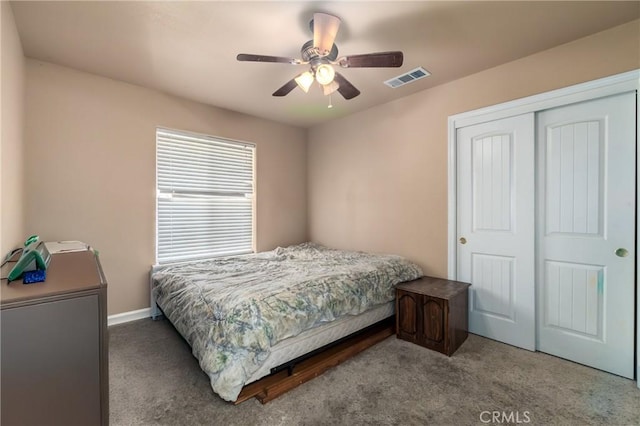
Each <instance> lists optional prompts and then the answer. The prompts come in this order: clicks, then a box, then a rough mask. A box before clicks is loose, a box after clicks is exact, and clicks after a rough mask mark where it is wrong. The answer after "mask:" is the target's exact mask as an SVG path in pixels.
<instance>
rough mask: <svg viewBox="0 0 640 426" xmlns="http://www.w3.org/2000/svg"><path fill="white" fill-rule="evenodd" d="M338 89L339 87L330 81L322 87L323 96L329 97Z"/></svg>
mask: <svg viewBox="0 0 640 426" xmlns="http://www.w3.org/2000/svg"><path fill="white" fill-rule="evenodd" d="M339 87H340V85H339V84H338V83H336V82H335V81H332V82H330V83H329V84H324V85H323V86H322V93H323V94H324V95H325V96H327V95H330V94H332V93H333V92H335V91H336V90H338V88H339Z"/></svg>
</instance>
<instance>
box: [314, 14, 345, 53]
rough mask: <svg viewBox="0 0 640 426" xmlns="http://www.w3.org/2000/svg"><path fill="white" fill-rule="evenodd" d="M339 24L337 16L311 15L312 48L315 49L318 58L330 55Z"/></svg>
mask: <svg viewBox="0 0 640 426" xmlns="http://www.w3.org/2000/svg"><path fill="white" fill-rule="evenodd" d="M340 22H341V21H340V18H338V17H337V16H333V15H328V14H326V13H314V14H313V47H315V48H316V49H317V51H318V54H319V55H320V56H327V55H328V54H329V53H331V48H332V47H333V42H334V41H335V39H336V34H338V28H340Z"/></svg>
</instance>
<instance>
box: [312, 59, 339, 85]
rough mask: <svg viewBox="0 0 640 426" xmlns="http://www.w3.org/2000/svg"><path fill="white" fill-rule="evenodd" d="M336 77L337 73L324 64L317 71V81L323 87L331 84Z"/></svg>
mask: <svg viewBox="0 0 640 426" xmlns="http://www.w3.org/2000/svg"><path fill="white" fill-rule="evenodd" d="M335 76H336V72H335V70H334V69H333V67H332V66H331V65H329V64H322V65H320V66H318V68H317V69H316V80H317V81H318V83H320V84H322V85H323V86H324V85H325V84H329V83H331V82H332V81H333V78H334V77H335Z"/></svg>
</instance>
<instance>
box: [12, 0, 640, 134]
mask: <svg viewBox="0 0 640 426" xmlns="http://www.w3.org/2000/svg"><path fill="white" fill-rule="evenodd" d="M12 8H13V11H14V15H15V19H16V23H17V27H18V32H19V33H20V38H21V40H22V46H23V49H24V52H25V55H26V56H27V57H30V58H35V59H39V60H43V61H48V62H53V63H57V64H60V65H65V66H68V67H71V68H75V69H78V70H83V71H87V72H90V73H95V74H99V75H103V76H105V77H110V78H113V79H117V80H122V81H126V82H129V83H133V84H138V85H141V86H146V87H150V88H154V89H158V90H161V91H164V92H167V93H171V94H174V95H178V96H181V97H184V98H188V99H192V100H195V101H199V102H203V103H206V104H211V105H215V106H218V107H222V108H227V109H230V110H235V111H240V112H244V113H247V114H251V115H254V116H258V117H264V118H268V119H272V120H275V121H279V122H282V123H288V124H292V125H295V126H300V127H308V126H312V125H314V124H317V123H320V122H323V121H326V120H330V119H333V118H336V117H341V116H344V115H348V114H350V113H353V112H356V111H360V110H363V109H366V108H370V107H372V106H374V105H378V104H382V103H385V102H389V101H391V100H393V99H397V98H400V97H403V96H407V95H409V94H411V93H414V92H417V91H420V90H424V89H426V88H429V87H433V86H435V85H438V84H442V83H445V82H447V81H451V80H454V79H457V78H460V77H463V76H466V75H470V74H473V73H476V72H478V71H481V70H483V69H487V68H491V67H493V66H496V65H499V64H502V63H505V62H509V61H512V60H514V59H517V58H520V57H523V56H526V55H530V54H532V53H534V52H538V51H541V50H545V49H548V48H550V47H553V46H556V45H559V44H563V43H566V42H569V41H571V40H575V39H577V38H580V37H584V36H586V35H589V34H593V33H596V32H599V31H602V30H605V29H607V28H611V27H614V26H616V25H620V24H623V23H625V22H628V21H631V20H633V19H637V18H638V17H640V2H636V1H631V2H626V1H622V2H612V1H604V2H592V1H587V2H576V1H567V2H564V1H556V2H539V1H533V2H481V1H471V2H451V1H443V2H437V1H430V2H422V1H410V2H400V1H393V2H380V1H368V2H364V1H359V2H345V1H341V2H310V1H293V2H291V1H289V2H269V1H259V2H244V1H228V2H220V1H213V2H180V1H173V2H102V1H92V2H12ZM314 12H327V13H331V14H333V15H337V16H339V17H340V18H341V19H342V21H343V22H342V25H341V27H340V31H339V33H338V36H337V38H336V44H337V46H338V48H339V49H340V56H342V55H349V54H359V53H370V52H379V51H388V50H402V51H403V52H404V58H405V59H404V65H403V66H402V68H391V69H371V68H369V69H362V68H361V69H345V70H341V73H342V74H343V75H344V76H345V77H346V78H347V79H349V80H350V81H351V83H352V84H353V85H354V86H356V87H357V88H358V89H360V91H361V92H362V94H361V95H360V96H358V97H356V98H355V99H352V100H349V101H346V100H344V99H343V98H342V97H340V96H339V95H338V94H337V93H336V94H334V95H333V96H332V101H333V105H334V107H333V108H332V109H328V108H327V105H328V99H327V98H326V97H324V96H322V94H321V90H320V88H318V87H314V88H312V90H311V91H310V92H309V93H308V94H305V93H304V92H302V91H301V90H300V89H298V88H296V89H294V91H293V92H291V93H290V94H289V95H288V96H287V97H284V98H276V97H272V96H271V94H272V93H273V92H274V91H275V90H276V89H278V88H279V87H280V86H282V85H283V84H284V83H285V82H287V81H288V80H290V79H291V78H293V77H294V76H296V75H297V74H299V73H300V72H302V71H304V68H302V67H303V66H293V65H289V64H273V63H251V62H238V61H236V55H237V54H238V53H257V54H266V55H274V56H287V57H294V58H299V57H300V47H301V46H302V44H303V43H304V42H305V41H307V40H310V39H312V38H313V35H312V33H311V32H310V31H309V20H310V19H311V18H312V16H313V13H314ZM418 66H423V67H424V68H426V69H427V70H429V71H430V72H431V73H432V76H431V77H428V78H425V79H423V80H420V81H418V82H415V83H411V84H408V85H405V86H402V87H400V88H397V89H391V88H389V87H387V86H385V85H384V84H383V81H385V80H388V79H389V78H392V77H394V76H396V75H399V74H401V73H403V72H405V71H408V70H411V69H413V68H415V67H418ZM540 72H553V70H540Z"/></svg>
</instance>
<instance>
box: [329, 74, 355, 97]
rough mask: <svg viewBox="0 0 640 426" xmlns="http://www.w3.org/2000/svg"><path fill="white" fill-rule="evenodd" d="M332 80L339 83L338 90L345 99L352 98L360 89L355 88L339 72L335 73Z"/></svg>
mask: <svg viewBox="0 0 640 426" xmlns="http://www.w3.org/2000/svg"><path fill="white" fill-rule="evenodd" d="M334 80H335V81H336V82H337V83H338V84H339V85H340V87H338V92H340V94H341V95H342V97H343V98H345V99H346V100H349V99H353V98H355V97H356V96H358V95H359V94H360V91H359V90H358V89H356V87H355V86H354V85H353V84H351V83H350V82H349V80H347V79H346V78H344V76H343V75H342V74H340V73H336V75H335V77H334Z"/></svg>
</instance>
